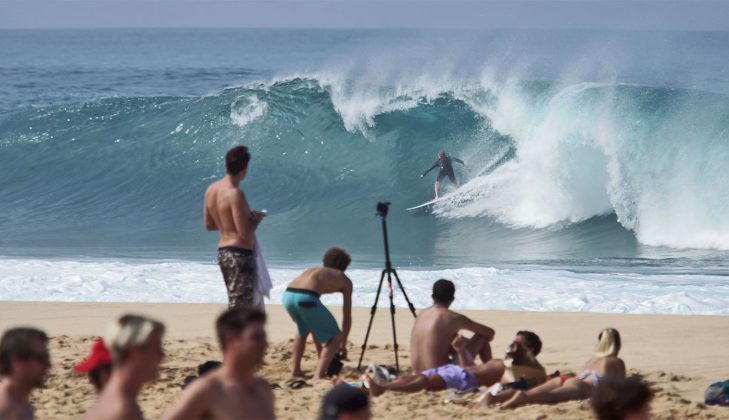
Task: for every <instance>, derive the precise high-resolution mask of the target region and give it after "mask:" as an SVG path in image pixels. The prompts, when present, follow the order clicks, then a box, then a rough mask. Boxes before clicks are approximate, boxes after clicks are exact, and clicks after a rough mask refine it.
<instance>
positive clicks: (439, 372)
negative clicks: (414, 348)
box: [362, 335, 504, 397]
mask: <svg viewBox="0 0 729 420" xmlns="http://www.w3.org/2000/svg"><path fill="white" fill-rule="evenodd" d="M451 345H452V346H453V350H455V352H456V353H457V354H458V356H459V357H458V359H459V360H461V361H466V360H468V359H469V358H470V354H469V352H468V350H467V346H468V340H467V339H466V338H465V337H463V336H461V335H459V336H457V337H456V338H455V339H454V340H453V342H452V343H451ZM503 374H504V364H503V362H502V361H501V360H490V361H488V362H486V363H483V364H480V365H473V364H469V363H468V362H461V364H460V365H455V364H446V365H443V366H438V367H437V368H434V369H428V370H424V371H422V372H420V373H418V374H415V375H404V376H401V377H399V378H398V379H396V380H394V381H392V382H388V383H384V384H378V383H376V382H375V381H374V380H373V379H372V377H370V376H369V375H364V376H362V382H364V384H365V387H367V389H369V390H370V394H371V395H372V396H373V397H377V396H379V395H382V394H383V393H385V391H395V392H407V393H414V392H420V391H442V390H444V389H449V388H450V389H456V390H459V391H466V390H469V389H473V388H478V387H480V386H491V385H493V384H495V383H496V382H498V381H499V380H500V379H501V375H503Z"/></svg>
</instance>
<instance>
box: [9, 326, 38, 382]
mask: <svg viewBox="0 0 729 420" xmlns="http://www.w3.org/2000/svg"><path fill="white" fill-rule="evenodd" d="M35 341H42V342H43V343H48V336H47V335H46V333H44V332H43V331H41V330H38V329H35V328H11V329H9V330H7V331H5V333H4V334H3V336H2V338H0V375H10V374H12V373H13V372H12V371H13V364H12V359H14V358H15V359H23V360H27V359H30V358H32V357H34V356H38V354H36V350H35V348H34V346H33V342H35Z"/></svg>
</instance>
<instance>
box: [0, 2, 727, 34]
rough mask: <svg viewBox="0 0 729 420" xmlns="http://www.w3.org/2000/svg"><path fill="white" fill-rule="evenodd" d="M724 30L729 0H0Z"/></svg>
mask: <svg viewBox="0 0 729 420" xmlns="http://www.w3.org/2000/svg"><path fill="white" fill-rule="evenodd" d="M115 27H125V28H130V27H131V28H136V27H144V28H149V27H162V28H164V27H178V28H180V27H182V28H218V27H244V28H245V27H248V28H487V29H488V28H522V29H584V28H591V29H613V30H698V31H716V30H721V31H726V30H729V0H719V1H705V0H680V1H678V0H648V1H644V0H628V1H603V0H510V1H504V0H482V1H462V0H439V1H431V0H428V1H425V0H378V1H373V0H325V1H322V0H317V1H312V0H264V1H262V0H0V28H2V29H12V28H115Z"/></svg>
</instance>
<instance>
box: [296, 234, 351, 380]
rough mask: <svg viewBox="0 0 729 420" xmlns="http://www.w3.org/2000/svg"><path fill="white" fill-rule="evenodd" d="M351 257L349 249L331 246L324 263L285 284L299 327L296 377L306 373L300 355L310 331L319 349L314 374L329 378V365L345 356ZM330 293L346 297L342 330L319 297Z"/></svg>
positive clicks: (349, 310)
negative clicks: (338, 355) (337, 357)
mask: <svg viewBox="0 0 729 420" xmlns="http://www.w3.org/2000/svg"><path fill="white" fill-rule="evenodd" d="M351 261H352V258H351V257H350V256H349V254H348V253H347V251H346V250H344V249H342V248H337V247H332V248H329V249H328V250H327V251H326V253H325V254H324V267H316V268H309V269H307V270H306V271H304V272H303V273H301V274H300V275H299V276H298V277H296V278H295V279H294V280H293V281H292V282H291V283H289V285H288V287H287V288H286V292H285V293H284V295H283V306H284V308H286V311H287V312H288V313H289V315H290V316H291V319H293V320H294V322H296V326H297V328H298V331H297V334H296V337H295V338H294V347H293V351H292V353H293V361H294V366H293V370H292V372H291V375H292V376H293V377H303V376H304V373H303V372H302V370H301V358H302V356H303V355H304V347H305V346H306V338H307V337H308V336H309V332H311V334H312V335H313V336H314V343H316V346H317V352H318V353H319V365H318V366H317V368H316V373H315V375H314V377H315V378H317V379H324V378H326V371H327V368H328V367H329V364H330V363H331V362H332V360H334V357H335V356H336V355H337V353H340V354H342V356H343V357H346V355H347V337H348V336H349V330H350V329H351V327H352V281H351V280H349V278H348V277H347V276H346V275H345V274H344V271H345V270H346V269H347V267H348V266H349V263H350V262H351ZM327 293H341V294H342V296H343V297H344V303H343V311H344V316H343V319H342V330H341V331H340V330H339V326H337V321H336V319H334V316H332V313H331V312H329V310H328V309H327V308H326V307H325V306H324V305H323V304H322V303H321V301H320V300H319V296H321V295H323V294H327ZM322 345H323V348H322Z"/></svg>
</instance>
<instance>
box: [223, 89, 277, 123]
mask: <svg viewBox="0 0 729 420" xmlns="http://www.w3.org/2000/svg"><path fill="white" fill-rule="evenodd" d="M267 110H268V104H267V103H266V102H265V101H261V100H260V99H258V96H256V95H243V96H241V97H239V98H237V99H236V101H235V102H233V104H231V106H230V119H231V121H233V124H235V125H237V126H238V127H245V126H246V125H248V124H250V123H251V122H253V121H255V120H257V119H259V118H261V117H262V116H263V115H264V114H265V113H266V111H267Z"/></svg>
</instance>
